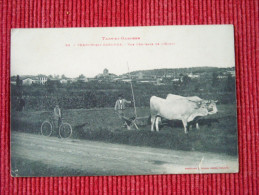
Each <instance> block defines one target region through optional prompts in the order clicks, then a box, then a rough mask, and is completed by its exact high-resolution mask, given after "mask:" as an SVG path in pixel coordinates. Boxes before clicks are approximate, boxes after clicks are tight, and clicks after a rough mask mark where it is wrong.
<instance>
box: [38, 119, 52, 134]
mask: <svg viewBox="0 0 259 195" xmlns="http://www.w3.org/2000/svg"><path fill="white" fill-rule="evenodd" d="M40 129H41V134H42V135H44V136H50V135H51V133H52V124H51V123H50V122H49V121H44V122H43V123H42V124H41V128H40Z"/></svg>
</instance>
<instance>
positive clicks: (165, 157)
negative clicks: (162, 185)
mask: <svg viewBox="0 0 259 195" xmlns="http://www.w3.org/2000/svg"><path fill="white" fill-rule="evenodd" d="M11 156H12V157H15V158H16V159H17V158H22V159H25V160H28V161H37V162H41V163H43V164H45V165H46V166H47V167H48V168H49V169H51V168H57V167H58V168H60V169H63V168H64V169H76V170H81V171H82V174H86V175H88V174H89V175H110V174H112V175H129V174H137V175H141V174H170V173H210V172H214V173H219V172H224V173H228V172H237V170H238V161H237V158H236V157H232V156H227V155H219V154H213V153H202V152H196V151H192V152H185V151H174V150H168V149H158V148H150V147H138V146H129V145H120V144H110V143H103V142H96V141H88V140H77V139H59V138H57V137H44V136H41V135H36V134H29V133H18V132H12V134H11ZM14 168H15V167H12V169H14ZM19 169H20V168H19ZM46 171H47V170H46ZM17 172H18V173H19V170H17ZM18 175H19V174H18Z"/></svg>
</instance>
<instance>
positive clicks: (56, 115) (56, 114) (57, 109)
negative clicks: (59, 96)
mask: <svg viewBox="0 0 259 195" xmlns="http://www.w3.org/2000/svg"><path fill="white" fill-rule="evenodd" d="M53 121H54V125H55V127H56V128H57V129H58V128H59V125H60V124H61V109H60V107H59V105H58V104H57V105H56V106H55V108H54V112H53Z"/></svg>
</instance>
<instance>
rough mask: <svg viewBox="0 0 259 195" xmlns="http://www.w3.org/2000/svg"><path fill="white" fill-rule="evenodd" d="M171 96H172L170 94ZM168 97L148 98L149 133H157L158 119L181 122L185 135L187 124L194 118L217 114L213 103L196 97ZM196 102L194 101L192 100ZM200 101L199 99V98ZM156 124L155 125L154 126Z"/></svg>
mask: <svg viewBox="0 0 259 195" xmlns="http://www.w3.org/2000/svg"><path fill="white" fill-rule="evenodd" d="M171 95H172V94H171ZM173 96H174V95H172V96H170V97H169V96H168V97H167V99H163V98H159V97H156V96H152V97H151V98H150V114H151V131H154V126H156V130H157V131H159V126H158V123H159V122H160V121H161V118H160V117H163V118H165V119H167V120H181V121H182V123H183V126H184V132H185V133H187V132H188V131H187V130H188V129H187V128H188V127H187V124H188V123H189V122H192V121H193V120H194V119H195V118H196V117H202V116H207V115H209V114H214V113H216V112H217V107H216V103H215V101H208V100H202V99H201V100H200V101H198V97H196V96H194V97H189V98H190V99H189V98H188V97H187V98H185V97H182V96H175V97H173ZM195 99H196V100H197V101H194V100H195ZM199 99H200V98H199ZM155 123H156V124H155Z"/></svg>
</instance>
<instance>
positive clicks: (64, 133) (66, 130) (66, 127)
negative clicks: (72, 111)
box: [59, 123, 73, 138]
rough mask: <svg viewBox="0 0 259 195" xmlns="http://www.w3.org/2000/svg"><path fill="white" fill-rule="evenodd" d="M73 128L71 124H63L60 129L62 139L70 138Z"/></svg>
mask: <svg viewBox="0 0 259 195" xmlns="http://www.w3.org/2000/svg"><path fill="white" fill-rule="evenodd" d="M72 132H73V130H72V127H71V125H70V124H69V123H62V124H61V125H60V127H59V136H60V137H61V138H69V137H70V136H71V135H72Z"/></svg>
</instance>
